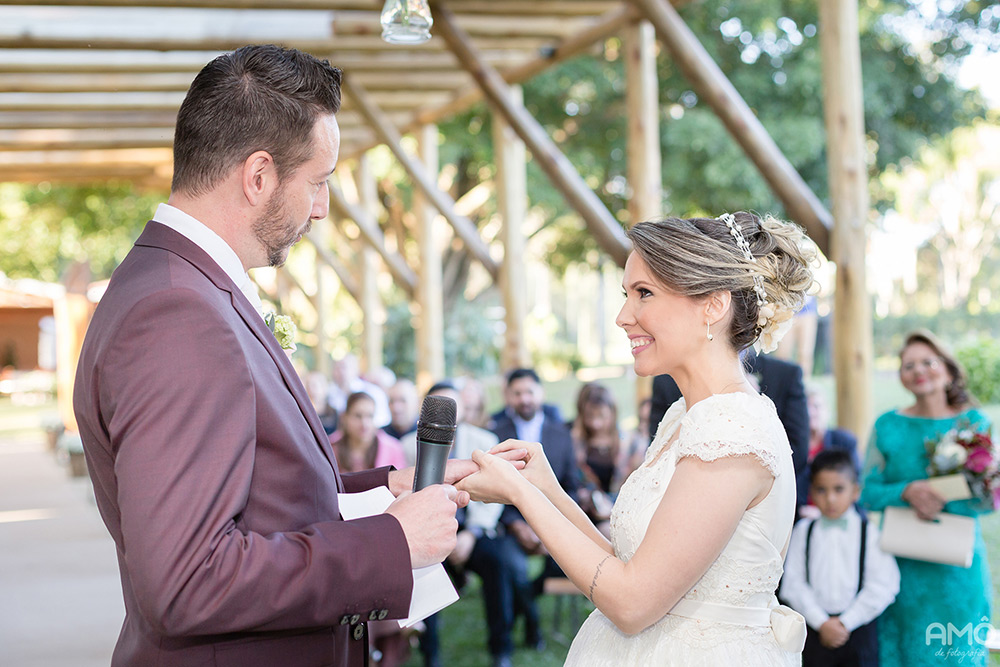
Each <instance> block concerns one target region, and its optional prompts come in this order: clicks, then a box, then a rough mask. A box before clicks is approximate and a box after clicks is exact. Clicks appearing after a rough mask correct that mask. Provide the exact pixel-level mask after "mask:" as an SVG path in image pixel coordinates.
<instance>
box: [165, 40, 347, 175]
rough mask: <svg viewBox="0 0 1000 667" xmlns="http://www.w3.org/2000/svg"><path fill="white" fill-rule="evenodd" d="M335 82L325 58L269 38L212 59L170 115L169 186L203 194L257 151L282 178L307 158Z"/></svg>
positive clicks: (337, 75)
mask: <svg viewBox="0 0 1000 667" xmlns="http://www.w3.org/2000/svg"><path fill="white" fill-rule="evenodd" d="M340 82H341V72H340V70H339V69H337V68H336V67H333V66H331V65H330V63H329V62H328V61H326V60H319V59H317V58H314V57H313V56H311V55H309V54H308V53H303V52H302V51H297V50H295V49H285V48H282V47H279V46H275V45H273V44H264V45H252V46H244V47H241V48H239V49H237V50H236V51H233V52H232V53H226V54H223V55H221V56H219V57H217V58H215V59H214V60H213V61H212V62H210V63H208V64H207V65H206V66H205V67H204V68H203V69H202V70H201V72H199V73H198V76H196V77H195V79H194V82H192V84H191V87H190V88H189V89H188V93H187V96H186V97H185V98H184V102H183V103H182V104H181V108H180V111H179V112H178V114H177V126H176V129H175V132H174V176H173V182H172V184H171V188H172V189H173V190H174V191H176V192H185V193H187V194H193V195H199V194H204V193H206V192H208V191H210V190H212V188H214V187H215V186H216V185H218V184H219V182H220V181H221V180H222V179H223V178H224V177H225V176H226V174H228V173H229V172H230V171H231V170H232V169H233V168H235V167H236V166H237V165H238V164H240V163H241V162H243V161H244V160H245V159H246V158H247V157H249V156H250V155H251V154H253V153H254V152H256V151H260V150H263V151H267V152H268V153H270V154H271V157H273V158H274V164H275V168H276V169H277V171H278V178H279V180H280V179H283V178H284V177H285V176H286V175H288V174H290V173H292V172H294V171H295V169H296V168H298V167H299V166H300V165H301V164H302V163H304V162H305V161H306V160H308V159H309V158H310V157H311V155H312V145H311V136H312V129H313V126H314V125H315V123H316V119H317V117H319V116H320V115H321V114H334V113H337V111H339V110H340Z"/></svg>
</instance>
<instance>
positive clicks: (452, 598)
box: [337, 486, 458, 628]
mask: <svg viewBox="0 0 1000 667" xmlns="http://www.w3.org/2000/svg"><path fill="white" fill-rule="evenodd" d="M337 499H338V501H339V503H340V515H341V516H343V517H344V520H346V521H350V520H351V519H360V518H362V517H366V516H374V515H376V514H382V513H383V512H385V509H386V508H387V507H389V505H391V504H392V501H393V500H395V497H394V496H393V495H392V492H391V491H389V489H387V488H386V487H384V486H377V487H375V488H374V489H368V490H367V491H362V492H361V493H341V494H339V495H338V496H337ZM457 601H458V592H457V591H456V590H455V587H454V586H453V585H452V583H451V579H450V578H449V577H448V573H447V572H445V570H444V566H443V565H441V564H440V563H438V564H436V565H430V566H428V567H421V568H418V569H416V570H413V595H412V596H411V597H410V613H409V615H408V616H407V617H406V618H403V619H399V620H398V621H397V623H399V627H401V628H408V627H410V626H411V625H414V624H415V623H417V622H418V621H422V620H423V619H425V618H427V617H428V616H430V615H431V614H435V613H437V612H439V611H441V610H442V609H444V608H445V607H447V606H448V605H450V604H452V603H453V602H457Z"/></svg>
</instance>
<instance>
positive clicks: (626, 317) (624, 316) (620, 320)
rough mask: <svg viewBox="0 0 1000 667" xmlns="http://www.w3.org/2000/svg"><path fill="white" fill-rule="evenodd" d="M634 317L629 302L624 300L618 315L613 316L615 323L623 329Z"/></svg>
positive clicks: (631, 322) (633, 320)
mask: <svg viewBox="0 0 1000 667" xmlns="http://www.w3.org/2000/svg"><path fill="white" fill-rule="evenodd" d="M634 322H635V318H634V317H633V316H632V308H631V306H629V302H628V301H627V300H626V301H625V303H623V304H622V307H621V310H619V311H618V317H616V318H615V324H617V325H618V326H620V327H621V328H622V329H624V328H625V327H626V326H628V325H629V324H633V323H634Z"/></svg>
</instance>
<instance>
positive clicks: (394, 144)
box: [344, 75, 500, 280]
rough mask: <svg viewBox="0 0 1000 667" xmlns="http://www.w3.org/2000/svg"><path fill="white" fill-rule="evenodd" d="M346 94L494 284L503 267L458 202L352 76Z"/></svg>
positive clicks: (346, 77)
mask: <svg viewBox="0 0 1000 667" xmlns="http://www.w3.org/2000/svg"><path fill="white" fill-rule="evenodd" d="M344 90H345V91H346V92H347V93H348V95H350V96H351V98H352V99H353V100H354V103H355V107H356V108H357V110H358V111H360V112H361V114H362V115H363V116H364V117H365V119H366V120H367V121H368V123H369V124H370V125H371V127H372V129H373V130H375V134H376V135H377V136H378V137H379V139H381V140H382V142H383V143H385V144H386V145H387V146H388V147H389V149H390V150H391V151H392V152H393V155H395V156H396V159H397V160H398V161H399V163H400V164H401V165H402V167H403V169H405V170H406V173H408V174H409V175H410V177H411V178H412V179H413V181H414V185H416V186H417V188H418V189H419V190H420V192H422V193H423V195H424V196H425V197H427V199H428V201H430V202H431V204H433V205H434V207H435V208H436V209H437V210H438V211H440V212H441V215H443V216H444V218H445V220H447V221H448V224H450V225H451V226H452V228H453V229H454V230H455V234H457V235H458V237H459V238H460V239H462V242H463V243H464V244H465V246H466V247H467V248H468V249H469V252H471V253H472V255H473V256H474V257H475V258H476V259H477V260H479V262H480V263H481V264H482V265H483V266H484V267H485V268H486V270H487V271H488V272H489V274H490V276H492V277H493V280H497V278H498V277H499V275H500V267H499V266H498V265H497V263H496V262H495V261H494V260H493V258H492V257H491V256H490V252H489V248H488V247H487V245H486V243H484V242H483V240H482V238H481V237H480V236H479V230H478V229H476V226H475V225H474V224H473V223H472V221H471V220H469V219H468V218H466V217H464V216H461V215H459V214H458V213H457V212H456V211H455V202H454V201H453V200H452V199H451V197H449V196H448V195H447V194H445V193H444V192H441V190H440V189H438V187H437V183H436V181H435V179H433V178H431V177H430V176H429V175H428V174H427V173H426V170H425V169H424V168H423V165H421V164H420V162H418V161H417V160H416V159H414V158H413V157H412V156H411V155H410V154H409V153H407V152H406V150H405V149H403V146H402V143H401V142H402V137H401V136H400V134H399V131H398V130H397V129H396V127H395V126H394V125H392V123H390V122H389V120H388V119H387V118H386V117H385V115H384V114H383V113H382V110H381V109H379V107H378V106H377V105H376V104H375V102H374V100H373V99H372V98H371V96H370V95H369V94H368V92H367V91H366V90H365V89H364V88H362V87H361V86H360V85H358V84H357V82H356V81H355V80H354V79H353V77H351V76H350V75H345V76H344Z"/></svg>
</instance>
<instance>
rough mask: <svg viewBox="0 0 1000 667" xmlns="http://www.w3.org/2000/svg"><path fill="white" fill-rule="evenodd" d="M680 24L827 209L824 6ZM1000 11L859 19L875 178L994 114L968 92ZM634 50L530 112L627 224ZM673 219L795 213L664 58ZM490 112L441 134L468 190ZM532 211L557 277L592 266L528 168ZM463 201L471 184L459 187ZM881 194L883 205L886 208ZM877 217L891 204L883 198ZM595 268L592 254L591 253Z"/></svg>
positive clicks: (484, 161) (796, 3) (917, 5)
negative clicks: (548, 242)
mask: <svg viewBox="0 0 1000 667" xmlns="http://www.w3.org/2000/svg"><path fill="white" fill-rule="evenodd" d="M680 11H681V14H682V15H683V17H684V19H685V21H686V22H687V24H688V26H689V27H690V28H691V30H692V31H693V32H694V33H695V34H696V35H697V36H698V38H699V40H700V41H701V43H702V44H703V45H704V46H705V48H706V50H707V51H708V52H709V54H711V56H712V57H713V58H714V59H715V61H716V63H718V65H719V67H720V68H721V69H722V71H723V72H724V73H725V74H726V75H727V76H728V77H729V79H730V80H731V81H732V83H733V85H734V86H735V87H736V89H737V90H738V91H739V92H740V94H741V95H742V96H743V98H744V99H745V100H746V102H747V104H748V105H749V106H750V107H751V109H753V110H754V112H755V113H756V114H757V116H758V118H759V119H760V120H761V122H762V123H763V125H764V127H765V128H766V129H767V130H768V131H769V132H770V134H771V136H772V137H773V138H774V140H775V142H776V143H777V145H778V146H779V148H780V149H781V150H782V152H783V153H784V154H785V156H786V157H787V158H788V159H789V160H790V161H791V163H792V164H793V166H794V167H795V168H796V170H797V171H798V172H799V173H800V174H801V175H802V177H803V179H804V180H805V182H806V183H807V184H808V185H809V186H810V187H811V188H812V189H813V191H814V192H816V193H817V194H818V195H819V196H820V198H821V199H824V200H826V199H827V197H828V191H827V173H826V153H825V142H826V134H825V129H824V124H823V80H822V62H821V57H820V47H819V34H818V31H819V29H820V28H821V26H819V25H818V22H819V17H818V3H817V2H815V0H791V1H788V0H783V1H779V0H736V1H734V2H726V3H688V4H686V5H684V6H683V7H682V8H681V10H680ZM998 25H1000V6H998V4H997V2H959V1H958V0H951V1H948V2H939V3H928V2H919V1H917V0H868V1H867V2H863V3H862V4H861V8H860V30H861V40H860V41H861V51H862V66H863V78H864V96H865V123H866V127H867V131H868V138H869V144H868V145H869V149H870V151H871V154H872V155H871V160H870V162H871V171H872V175H873V176H874V175H876V174H878V173H880V172H881V171H882V170H884V169H885V168H886V167H887V166H888V165H892V164H897V163H899V162H900V161H901V160H904V159H906V158H908V157H909V156H912V155H914V154H915V152H916V151H917V149H918V148H919V147H920V146H922V145H924V144H925V143H926V142H927V141H929V140H932V139H933V138H935V137H938V136H941V135H944V134H947V133H949V132H950V131H951V130H953V129H954V128H955V127H958V126H962V125H967V124H969V123H971V122H972V120H973V119H974V118H976V117H980V116H982V115H984V114H985V113H986V110H985V107H984V105H983V103H982V100H981V99H980V96H979V95H978V94H977V93H975V92H970V91H965V90H961V89H959V88H957V87H956V85H955V76H956V73H957V71H956V70H957V65H958V63H959V61H960V59H961V58H962V57H963V56H965V55H967V54H968V53H969V52H970V51H971V50H972V49H973V48H974V47H975V48H987V49H992V50H997V49H1000V37H998V36H997V29H998ZM621 55H622V54H621V43H620V40H618V39H617V38H613V39H610V40H608V42H607V43H606V45H605V49H604V53H603V55H597V56H594V55H592V54H588V55H586V56H581V57H579V58H576V59H574V60H571V61H569V62H566V63H563V64H562V65H560V66H558V67H555V68H553V69H550V70H548V71H546V72H544V73H543V74H541V75H540V76H537V77H535V78H534V79H532V80H531V81H530V82H528V83H527V84H526V85H525V87H524V100H525V106H526V107H527V109H528V110H529V111H530V112H531V113H532V114H533V115H534V116H535V118H537V119H538V120H539V122H540V123H541V124H542V125H543V126H544V127H545V128H546V129H547V130H548V132H549V134H550V136H552V137H553V139H554V140H555V141H556V143H557V144H559V145H560V147H561V149H562V150H563V151H564V152H565V153H566V154H567V155H568V157H569V159H570V161H571V162H572V163H573V164H574V165H575V166H576V167H577V169H578V170H579V172H580V174H581V175H582V176H583V178H584V180H585V181H586V182H587V183H588V184H589V185H590V186H591V187H592V188H593V189H594V190H595V192H597V194H598V195H599V196H600V198H601V199H602V201H604V203H605V204H606V205H607V206H608V208H609V210H611V211H612V212H613V213H614V214H615V215H616V216H618V217H619V219H620V220H622V221H623V222H627V216H626V215H625V213H624V209H625V206H626V201H627V196H628V190H627V184H626V181H625V173H626V155H625V141H626V126H625V119H626V110H625V96H624V88H625V79H624V77H625V74H624V65H623V63H622V57H621ZM658 69H659V78H660V110H661V132H660V136H661V150H662V155H663V186H664V212H665V213H668V214H672V215H696V214H699V213H706V212H718V211H724V210H735V209H743V208H750V209H755V210H759V211H768V212H775V213H777V214H779V215H780V214H782V213H783V209H782V206H781V204H780V202H778V201H777V199H776V198H775V197H774V195H773V194H772V193H771V192H770V189H769V188H768V187H767V184H766V183H765V182H764V180H763V178H762V177H761V176H760V175H759V173H758V172H757V169H756V168H755V167H754V166H753V165H752V164H751V163H750V161H749V160H748V159H747V158H746V157H745V156H744V154H743V152H742V150H741V149H740V147H739V146H738V145H737V143H736V142H735V140H734V139H733V138H732V137H731V136H730V135H729V134H728V132H727V131H726V130H725V128H724V127H723V125H722V123H721V122H720V121H719V120H718V119H717V118H716V116H715V115H714V113H713V112H712V111H711V109H710V108H708V106H707V105H705V104H704V103H703V102H702V101H701V100H700V99H699V98H698V95H697V94H696V93H695V92H694V91H693V90H692V88H691V86H690V84H689V83H688V81H687V80H686V79H685V78H684V76H683V75H682V74H681V73H680V72H679V71H678V69H677V68H676V66H675V65H674V63H673V62H672V60H671V58H670V57H669V53H668V52H666V51H665V50H664V51H663V52H662V53H661V54H660V56H659V58H658ZM488 129H489V116H488V114H486V112H485V109H484V108H483V107H479V108H476V109H473V110H471V111H469V112H468V113H466V114H463V115H460V116H458V117H456V118H454V119H452V120H451V121H449V122H448V123H445V124H443V125H442V132H443V134H444V136H445V137H446V147H443V148H442V151H441V157H442V160H453V161H455V162H456V163H458V164H460V165H461V170H462V172H463V173H464V174H465V176H466V179H465V181H464V183H465V184H466V185H469V184H475V183H477V182H478V180H479V179H481V178H483V177H485V176H487V175H488V173H487V172H488V170H486V169H484V167H485V165H489V164H492V150H491V148H490V146H489V143H490V133H489V131H488ZM528 183H529V186H528V189H529V192H528V194H529V199H530V201H531V204H532V205H533V206H536V207H539V208H540V209H541V210H542V211H543V212H544V218H545V220H546V221H547V222H546V224H547V225H549V226H554V227H555V228H557V229H560V231H561V232H563V233H561V234H559V235H558V236H557V237H558V238H559V242H558V244H556V245H552V246H550V247H549V248H548V249H547V250H548V255H547V256H548V257H549V258H550V259H551V263H552V265H553V266H554V267H556V268H557V269H559V268H564V267H565V266H566V265H567V264H569V263H574V262H582V261H587V260H586V259H585V258H586V257H587V256H588V252H587V251H588V250H592V249H594V248H596V243H595V242H594V240H593V239H592V238H590V236H589V235H588V234H587V233H585V232H584V231H582V223H581V222H580V221H579V219H578V217H577V216H576V215H575V213H573V212H572V211H570V209H569V208H568V207H567V206H566V204H565V203H564V202H563V200H562V198H561V197H560V195H559V194H558V193H557V192H556V191H555V190H554V189H553V188H552V187H551V186H550V185H549V183H548V180H547V178H546V177H545V176H544V174H542V173H541V171H540V170H539V169H537V167H536V166H535V165H534V164H529V179H528ZM456 188H457V189H458V192H457V193H456V194H458V195H460V194H461V192H462V191H463V190H461V188H462V181H457V182H456ZM878 194H879V193H878V192H877V193H876V195H878ZM875 204H876V205H877V206H880V207H884V206H885V205H886V202H885V201H884V200H882V199H879V198H878V196H876V198H875ZM590 256H591V257H592V256H593V255H592V254H590Z"/></svg>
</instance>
